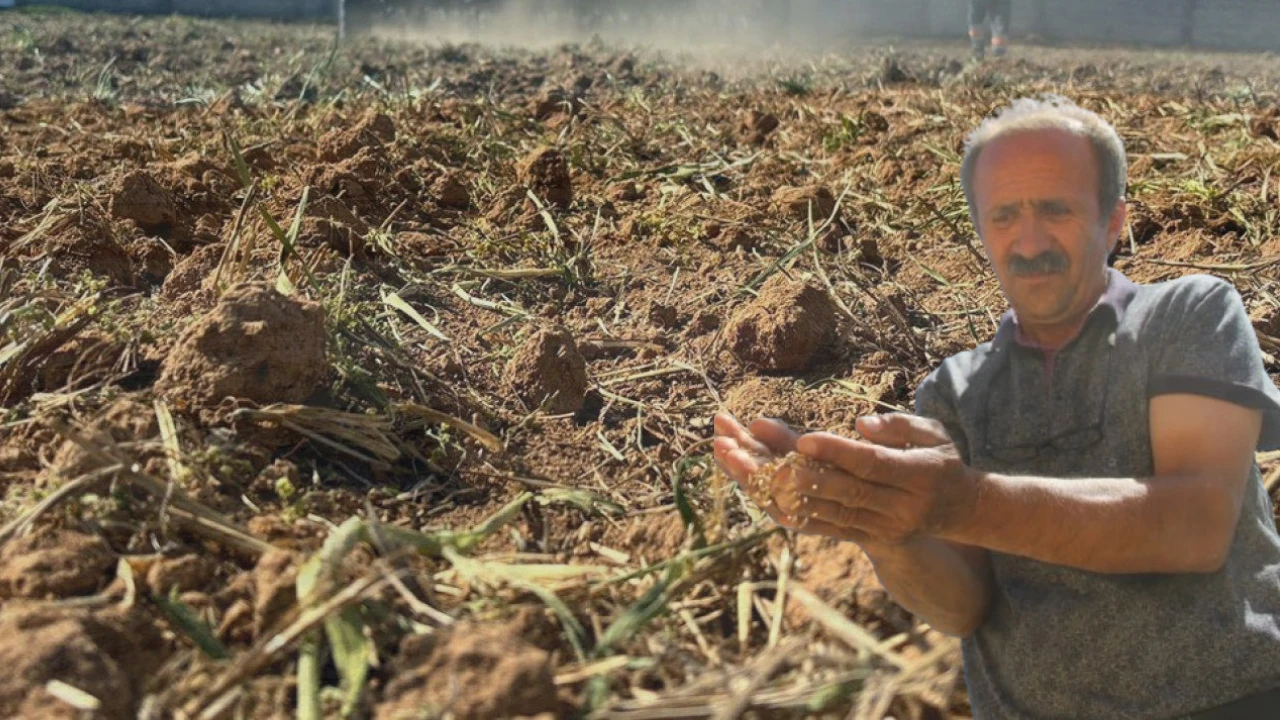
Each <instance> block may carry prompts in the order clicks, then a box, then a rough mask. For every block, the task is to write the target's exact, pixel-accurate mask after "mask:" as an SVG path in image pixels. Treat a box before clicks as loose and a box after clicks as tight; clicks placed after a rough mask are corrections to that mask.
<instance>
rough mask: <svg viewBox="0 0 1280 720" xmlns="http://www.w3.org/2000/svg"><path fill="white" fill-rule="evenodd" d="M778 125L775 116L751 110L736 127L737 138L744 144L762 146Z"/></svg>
mask: <svg viewBox="0 0 1280 720" xmlns="http://www.w3.org/2000/svg"><path fill="white" fill-rule="evenodd" d="M780 124H781V123H780V122H779V121H778V116H777V115H771V114H769V113H765V112H761V111H759V110H751V111H749V112H747V114H746V115H744V116H743V118H742V122H741V123H740V124H739V125H738V137H739V138H740V139H741V140H742V142H744V143H748V144H751V145H763V144H764V142H765V140H767V139H768V138H769V136H770V135H772V134H773V131H774V130H777V129H778V126H779V125H780Z"/></svg>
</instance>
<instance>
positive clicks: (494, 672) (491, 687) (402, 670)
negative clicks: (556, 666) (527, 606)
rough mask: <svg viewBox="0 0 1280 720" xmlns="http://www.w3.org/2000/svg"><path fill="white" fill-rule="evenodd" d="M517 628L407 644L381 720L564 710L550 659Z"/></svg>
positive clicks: (484, 628)
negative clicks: (437, 715) (445, 714)
mask: <svg viewBox="0 0 1280 720" xmlns="http://www.w3.org/2000/svg"><path fill="white" fill-rule="evenodd" d="M525 636H526V630H525V628H523V627H521V624H520V623H519V622H516V623H514V624H505V625H504V624H463V625H459V626H458V627H455V628H453V629H452V630H451V631H449V632H448V633H447V634H446V635H444V636H443V637H434V638H429V637H423V636H418V637H410V638H407V639H406V640H405V642H404V643H402V644H401V646H400V654H399V655H398V656H397V657H396V659H395V679H394V680H392V681H391V683H390V684H389V685H388V686H387V691H386V698H387V699H386V700H385V701H383V703H382V704H380V705H379V706H378V708H377V712H376V714H375V717H377V718H378V720H404V719H405V718H413V717H420V716H421V714H422V713H423V712H436V713H448V714H449V715H450V716H452V717H456V718H458V719H459V720H499V719H500V718H513V717H522V716H533V715H538V714H540V713H543V712H553V711H557V710H560V709H561V701H560V699H559V697H558V695H557V692H556V686H555V683H554V678H553V677H552V666H551V658H550V656H549V655H548V654H547V652H546V651H544V650H541V649H539V648H537V647H536V646H534V645H532V644H530V643H529V642H528V641H526V640H525V639H524V637H525Z"/></svg>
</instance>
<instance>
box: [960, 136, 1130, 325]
mask: <svg viewBox="0 0 1280 720" xmlns="http://www.w3.org/2000/svg"><path fill="white" fill-rule="evenodd" d="M973 181H974V203H975V205H976V206H977V212H978V217H977V219H978V234H979V235H981V237H982V243H983V245H984V246H985V247H986V249H987V257H989V258H990V259H991V264H992V266H993V267H994V268H995V272H996V276H997V277H998V278H999V279H1000V286H1001V287H1002V288H1003V289H1004V294H1005V296H1006V297H1007V298H1008V299H1009V302H1010V304H1012V305H1013V308H1014V310H1015V311H1017V313H1018V319H1019V321H1021V322H1024V323H1029V324H1032V325H1041V326H1053V325H1059V324H1067V323H1072V322H1074V321H1076V320H1077V319H1078V318H1080V317H1082V316H1083V315H1084V314H1085V313H1087V312H1088V310H1089V308H1090V307H1092V305H1093V303H1094V302H1095V301H1096V300H1097V298H1098V296H1099V295H1100V294H1101V292H1102V290H1103V289H1104V288H1105V283H1106V274H1105V272H1104V268H1105V266H1106V258H1107V255H1108V254H1109V253H1110V252H1111V249H1112V247H1113V246H1114V244H1115V241H1116V239H1117V238H1118V237H1119V234H1120V228H1122V227H1124V216H1125V212H1124V202H1123V201H1121V202H1119V203H1117V205H1116V207H1115V208H1113V209H1112V212H1111V216H1110V218H1109V220H1108V219H1107V218H1104V214H1103V212H1102V208H1099V207H1098V161H1097V158H1096V157H1095V156H1094V151H1093V146H1092V145H1090V143H1089V141H1088V140H1085V139H1084V138H1081V137H1078V136H1075V135H1072V134H1071V133H1068V132H1064V131H1061V130H1028V131H1023V132H1015V133H1011V134H1009V135H1005V136H1003V137H1000V138H997V139H996V140H993V141H992V142H991V143H990V144H989V145H987V146H986V147H985V148H984V149H983V150H982V154H981V155H980V156H979V157H978V164H977V166H976V167H975V168H974V178H973Z"/></svg>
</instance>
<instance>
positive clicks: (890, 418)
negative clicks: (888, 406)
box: [857, 413, 951, 448]
mask: <svg viewBox="0 0 1280 720" xmlns="http://www.w3.org/2000/svg"><path fill="white" fill-rule="evenodd" d="M857 427H858V432H859V433H862V437H864V438H866V439H867V440H868V441H870V442H873V443H875V444H877V445H884V446H886V447H894V448H904V447H908V446H911V447H937V446H939V445H947V444H950V443H951V436H950V435H948V434H947V430H946V428H945V427H943V425H942V423H940V422H938V421H937V420H932V419H930V418H922V417H919V416H917V415H909V414H907V413H890V414H888V415H868V416H866V417H861V418H858V423H857Z"/></svg>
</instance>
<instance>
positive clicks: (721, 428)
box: [714, 413, 770, 456]
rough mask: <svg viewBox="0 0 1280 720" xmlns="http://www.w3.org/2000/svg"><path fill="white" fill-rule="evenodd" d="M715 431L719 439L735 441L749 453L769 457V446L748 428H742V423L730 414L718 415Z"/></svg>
mask: <svg viewBox="0 0 1280 720" xmlns="http://www.w3.org/2000/svg"><path fill="white" fill-rule="evenodd" d="M714 425H715V431H716V435H717V436H718V437H725V438H729V439H731V440H734V441H736V442H737V443H738V446H739V447H741V448H742V449H743V450H746V451H747V452H749V453H752V454H754V455H759V456H766V455H769V454H770V452H769V446H767V445H765V444H764V443H762V442H760V441H759V440H757V439H756V438H755V436H753V435H752V434H751V433H750V432H748V431H747V429H746V428H744V427H742V423H740V422H738V420H737V418H735V417H733V416H732V415H730V414H729V413H716V417H715V421H714Z"/></svg>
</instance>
